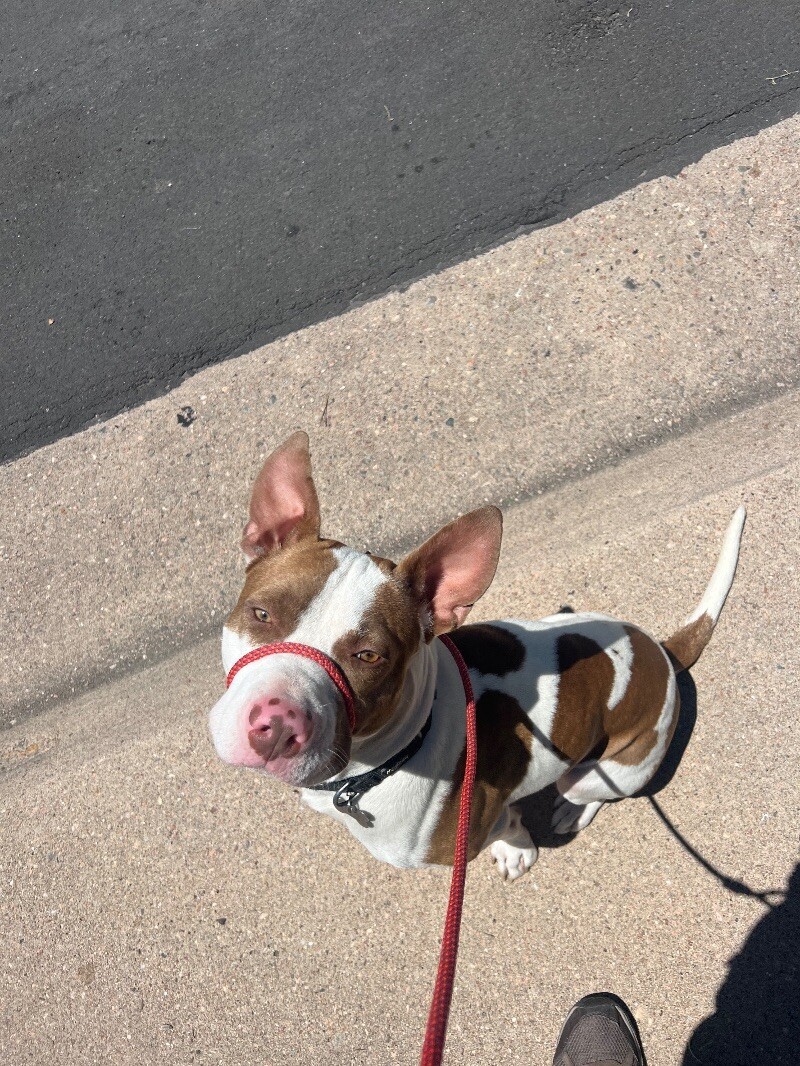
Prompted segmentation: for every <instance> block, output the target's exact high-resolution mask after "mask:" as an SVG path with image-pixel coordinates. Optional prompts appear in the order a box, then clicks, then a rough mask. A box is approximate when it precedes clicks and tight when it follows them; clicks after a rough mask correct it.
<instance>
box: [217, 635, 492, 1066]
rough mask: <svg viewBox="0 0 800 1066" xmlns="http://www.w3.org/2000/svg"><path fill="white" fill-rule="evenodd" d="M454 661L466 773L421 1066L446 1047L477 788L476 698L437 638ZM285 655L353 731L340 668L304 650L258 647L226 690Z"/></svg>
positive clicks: (432, 1064) (461, 667) (461, 666)
mask: <svg viewBox="0 0 800 1066" xmlns="http://www.w3.org/2000/svg"><path fill="white" fill-rule="evenodd" d="M439 639H440V640H441V642H442V643H443V644H444V646H445V647H446V648H447V650H448V651H449V652H450V654H451V655H452V656H453V659H454V660H455V664H456V666H457V667H458V672H459V674H460V675H461V683H462V685H463V686H464V696H465V697H466V704H467V706H466V716H467V761H466V766H465V768H464V780H463V782H462V785H461V806H460V809H459V813H458V828H457V830H456V848H455V855H454V857H453V875H452V877H451V879H450V898H449V899H448V901H447V914H446V916H445V922H444V932H443V934H442V946H441V949H440V951H439V968H438V970H437V972H436V983H435V984H434V986H433V996H432V998H431V1006H430V1010H429V1012H428V1024H427V1026H426V1028H425V1042H424V1044H423V1045H422V1055H421V1057H420V1066H439V1064H440V1063H441V1061H442V1055H443V1054H444V1041H445V1036H446V1035H447V1019H448V1017H449V1015H450V1001H451V999H452V998H453V980H454V978H455V973H456V958H457V957H458V939H459V932H460V929H461V911H462V909H463V905H464V881H465V880H466V876H467V857H468V851H469V818H470V813H471V810H472V790H473V786H474V784H475V764H476V757H477V740H476V736H475V696H474V694H473V691H472V682H471V681H470V677H469V670H468V669H467V664H466V663H465V662H464V659H463V656H462V655H461V652H460V651H459V650H458V648H457V647H456V646H455V644H454V643H453V642H452V640H450V638H449V637H444V636H442V637H440V638H439ZM283 653H289V654H292V655H302V656H304V657H305V658H306V659H311V660H312V661H313V662H315V663H317V664H318V665H319V666H321V667H322V669H323V670H325V672H326V673H327V674H328V676H329V677H330V679H331V681H333V683H334V685H336V687H337V689H338V690H339V692H341V694H342V698H343V699H344V703H345V708H346V709H347V718H348V721H349V722H350V730H351V732H352V731H353V730H354V729H355V724H356V712H355V701H354V699H353V693H352V690H351V688H350V685H349V683H348V680H347V678H346V677H345V676H344V674H343V673H342V671H341V669H340V668H339V666H338V664H337V663H335V662H334V661H333V659H331V658H330V656H328V655H326V654H325V653H324V652H321V651H319V649H318V648H312V647H310V646H309V645H308V644H292V643H287V642H277V643H275V644H262V645H261V647H259V648H254V649H253V650H252V651H249V652H248V653H247V654H246V655H243V656H242V657H241V659H238V660H237V661H236V662H235V663H234V664H233V666H232V667H231V669H230V670H229V671H228V677H227V681H226V687H227V688H230V685H231V683H232V681H233V679H234V678H235V677H236V675H237V674H238V673H239V671H240V670H241V669H242V668H243V667H245V666H248V665H249V664H250V663H253V662H255V661H256V660H257V659H263V658H264V657H265V656H267V655H279V654H283Z"/></svg>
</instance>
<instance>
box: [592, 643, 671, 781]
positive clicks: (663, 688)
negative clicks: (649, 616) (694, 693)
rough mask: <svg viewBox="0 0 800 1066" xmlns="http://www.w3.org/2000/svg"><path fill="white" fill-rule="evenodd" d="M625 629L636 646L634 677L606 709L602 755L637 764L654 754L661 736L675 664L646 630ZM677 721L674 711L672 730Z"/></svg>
mask: <svg viewBox="0 0 800 1066" xmlns="http://www.w3.org/2000/svg"><path fill="white" fill-rule="evenodd" d="M625 632H626V633H627V634H628V637H629V638H630V642H631V646H632V648H633V662H632V664H631V679H630V681H629V682H628V687H627V688H626V690H625V693H624V695H623V697H622V699H621V700H620V701H619V703H618V704H617V705H616V707H615V708H614V709H613V710H612V711H607V712H606V716H605V729H606V732H607V733H608V744H607V746H606V749H605V751H604V752H603V754H602V756H601V758H603V759H614V761H615V762H618V763H622V764H623V765H624V766H635V765H636V764H637V763H641V762H642V761H643V760H644V759H645V758H646V757H647V756H648V755H649V754H650V752H651V751H652V750H653V748H654V747H655V745H656V742H657V740H658V733H657V732H656V726H657V725H658V720H659V718H660V717H661V712H662V710H663V709H664V701H665V699H666V698H667V685H668V684H669V677H670V673H671V672H672V668H671V667H670V664H669V663H668V662H667V660H666V658H665V657H664V652H663V651H662V650H661V647H660V645H658V644H656V642H655V641H654V640H652V639H651V638H650V637H648V636H647V634H646V633H642V632H641V630H639V629H634V628H633V627H632V626H625ZM677 706H678V700H677V699H676V701H675V707H676V708H677ZM677 721H678V715H677V714H676V713H675V712H674V711H673V719H672V722H671V724H670V730H671V732H674V729H675V725H676V724H677ZM670 739H671V733H670Z"/></svg>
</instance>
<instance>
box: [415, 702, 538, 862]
mask: <svg viewBox="0 0 800 1066" xmlns="http://www.w3.org/2000/svg"><path fill="white" fill-rule="evenodd" d="M475 720H476V727H477V728H476V732H477V742H478V758H477V766H476V773H475V790H474V792H473V796H472V810H471V812H470V823H469V851H468V857H469V859H470V860H471V859H474V858H475V856H476V855H477V854H478V852H479V851H480V850H481V849H482V848H483V846H484V844H485V843H486V838H487V837H488V836H489V833H490V832H491V830H492V828H493V827H494V825H495V823H496V822H497V819H498V818H499V817H500V814H501V813H502V810H503V807H504V806H505V804H506V800H507V799H508V797H509V796H510V795H511V793H512V792H513V791H514V789H515V788H516V787H517V785H518V784H519V783H520V781H522V779H523V777H524V776H525V773H526V771H527V769H528V764H529V763H530V757H531V747H532V741H533V733H532V730H531V724H530V721H529V720H528V716H527V715H526V714H525V712H524V711H523V709H522V707H520V705H519V703H518V702H517V701H516V700H515V699H514V698H513V696H509V695H507V694H506V693H505V692H498V691H496V690H492V689H490V690H489V691H488V692H484V694H483V695H482V696H481V697H480V699H479V700H478V703H477V705H476V708H475ZM466 759H467V756H466V748H465V749H464V751H463V752H462V754H461V757H460V758H459V760H458V765H457V766H456V770H455V774H454V776H453V782H452V785H451V786H450V792H449V794H448V796H447V799H446V800H445V804H444V807H443V809H442V812H441V814H440V815H439V821H438V823H437V825H436V828H435V829H434V832H433V835H432V837H431V840H430V843H429V845H428V851H427V854H426V856H425V861H426V862H429V863H434V864H436V865H439V866H451V865H452V863H453V849H454V847H455V839H456V828H457V825H458V812H459V807H460V805H461V789H462V786H463V782H464V769H465V767H466Z"/></svg>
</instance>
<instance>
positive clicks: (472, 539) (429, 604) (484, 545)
mask: <svg viewBox="0 0 800 1066" xmlns="http://www.w3.org/2000/svg"><path fill="white" fill-rule="evenodd" d="M502 536H503V516H502V514H501V512H500V511H499V510H498V509H497V507H481V508H479V510H477V511H470V512H469V514H465V515H464V516H463V517H461V518H457V519H456V520H455V521H454V522H450V523H449V525H446V526H443V527H442V529H440V530H439V532H438V533H434V535H433V536H432V537H431V538H430V539H429V540H426V541H425V543H424V544H423V545H422V547H421V548H417V550H416V551H414V552H412V553H411V554H410V555H408V556H406V558H405V559H404V560H403V561H402V562H401V563H400V564H399V566H398V567H397V569H396V570H395V572H394V575H393V576H394V577H395V579H396V580H399V581H402V582H403V583H405V584H406V585H407V586H408V587H409V588H410V589H411V591H412V593H413V594H414V596H415V597H416V598H417V600H418V602H419V605H420V610H421V611H422V612H423V619H424V624H425V629H426V638H427V639H431V637H434V636H438V635H439V634H440V633H446V632H447V631H448V630H450V629H455V628H456V626H460V625H461V623H462V622H463V621H464V619H465V618H466V617H467V615H468V614H469V610H470V608H471V607H472V605H473V603H475V601H476V600H478V599H480V597H481V596H482V595H483V594H484V592H486V590H487V589H488V587H489V585H491V583H492V578H493V577H494V572H495V570H496V569H497V561H498V559H499V558H500V540H501V539H502Z"/></svg>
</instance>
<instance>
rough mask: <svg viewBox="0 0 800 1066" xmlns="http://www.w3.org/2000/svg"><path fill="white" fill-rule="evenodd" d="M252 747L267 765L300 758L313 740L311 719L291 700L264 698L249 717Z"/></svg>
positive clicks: (251, 710) (249, 735)
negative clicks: (273, 760)
mask: <svg viewBox="0 0 800 1066" xmlns="http://www.w3.org/2000/svg"><path fill="white" fill-rule="evenodd" d="M248 720H249V722H250V728H249V729H248V731H247V739H248V740H249V742H250V747H251V748H252V749H253V751H254V752H255V753H256V754H257V755H259V756H260V757H261V758H262V759H263V760H264V762H271V760H272V759H291V758H293V757H294V756H295V755H299V754H300V752H301V751H302V750H303V748H304V747H305V746H306V744H307V743H308V741H309V740H310V738H311V733H312V731H313V723H312V721H311V716H310V715H307V714H306V713H305V711H304V710H303V709H302V708H301V707H299V706H298V705H297V704H296V703H292V702H291V700H287V699H281V698H280V697H278V696H265V697H264V698H263V699H261V700H259V701H258V702H257V703H254V704H253V706H252V707H251V708H250V711H249V714H248Z"/></svg>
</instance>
